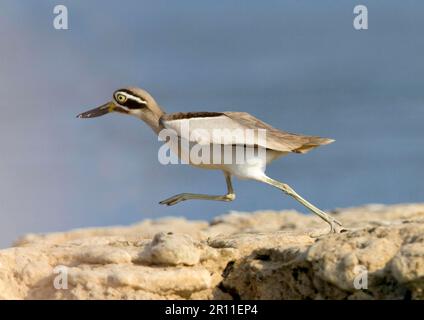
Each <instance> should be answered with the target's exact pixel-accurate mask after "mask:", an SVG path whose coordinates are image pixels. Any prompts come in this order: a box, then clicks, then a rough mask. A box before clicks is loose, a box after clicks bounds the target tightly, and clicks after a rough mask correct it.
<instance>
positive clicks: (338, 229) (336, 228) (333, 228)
mask: <svg viewBox="0 0 424 320" xmlns="http://www.w3.org/2000/svg"><path fill="white" fill-rule="evenodd" d="M328 224H329V225H330V230H328V231H324V232H318V233H312V234H310V236H311V237H312V238H319V237H322V236H327V235H329V234H333V233H344V232H347V231H349V229H347V228H345V227H343V225H342V224H341V223H340V222H338V221H337V220H335V219H334V221H331V222H328Z"/></svg>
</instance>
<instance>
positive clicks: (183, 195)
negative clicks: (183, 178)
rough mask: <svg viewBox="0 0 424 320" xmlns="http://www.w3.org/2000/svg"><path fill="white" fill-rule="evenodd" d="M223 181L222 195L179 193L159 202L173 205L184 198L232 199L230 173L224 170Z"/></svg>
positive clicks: (233, 194)
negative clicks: (224, 187) (225, 186)
mask: <svg viewBox="0 0 424 320" xmlns="http://www.w3.org/2000/svg"><path fill="white" fill-rule="evenodd" d="M224 175H225V182H226V183H227V194H225V195H222V196H214V195H208V194H198V193H180V194H177V195H175V196H173V197H171V198H168V199H165V200H162V201H161V202H159V203H160V204H166V205H167V206H173V205H174V204H177V203H178V202H181V201H185V200H192V199H198V200H215V201H233V200H234V199H235V198H236V195H235V193H234V190H233V185H232V183H231V175H230V174H229V173H227V172H224Z"/></svg>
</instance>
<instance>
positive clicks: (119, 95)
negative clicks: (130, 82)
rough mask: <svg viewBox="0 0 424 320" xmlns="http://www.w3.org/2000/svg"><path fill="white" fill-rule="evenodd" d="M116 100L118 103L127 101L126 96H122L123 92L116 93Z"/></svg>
mask: <svg viewBox="0 0 424 320" xmlns="http://www.w3.org/2000/svg"><path fill="white" fill-rule="evenodd" d="M116 100H118V102H119V103H124V102H125V101H127V97H126V96H124V95H123V94H119V93H118V94H117V95H116Z"/></svg>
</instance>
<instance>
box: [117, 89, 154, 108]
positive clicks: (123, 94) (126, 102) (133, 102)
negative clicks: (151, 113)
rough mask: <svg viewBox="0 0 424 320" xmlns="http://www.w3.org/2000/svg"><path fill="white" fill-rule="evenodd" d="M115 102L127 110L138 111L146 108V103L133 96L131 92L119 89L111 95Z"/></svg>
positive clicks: (140, 98)
mask: <svg viewBox="0 0 424 320" xmlns="http://www.w3.org/2000/svg"><path fill="white" fill-rule="evenodd" d="M113 98H114V99H115V101H116V102H117V103H118V104H119V105H121V106H124V107H127V108H128V109H140V108H144V107H146V106H147V101H146V100H144V99H143V98H142V97H140V96H138V95H136V94H134V93H133V92H132V91H131V90H128V89H120V90H117V91H115V93H114V94H113Z"/></svg>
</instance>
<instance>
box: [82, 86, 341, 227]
mask: <svg viewBox="0 0 424 320" xmlns="http://www.w3.org/2000/svg"><path fill="white" fill-rule="evenodd" d="M113 112H116V113H122V114H126V115H130V116H134V117H136V118H138V119H140V120H142V121H144V122H145V123H146V124H147V125H148V126H149V127H150V128H151V129H152V130H153V131H154V133H155V134H157V135H158V136H160V135H161V133H163V132H164V131H170V132H173V133H174V138H176V139H177V142H178V143H179V145H178V146H177V147H175V146H172V147H170V149H171V151H172V152H173V153H176V155H177V156H178V158H180V159H181V158H182V157H185V159H187V152H189V151H188V149H187V148H186V149H185V151H184V150H183V148H182V147H181V146H182V144H183V142H186V143H187V144H188V146H189V147H188V148H189V149H190V148H193V146H194V145H195V144H197V143H199V141H200V144H201V145H202V146H209V147H211V148H215V147H217V146H219V148H222V147H224V148H227V149H226V150H227V151H228V150H230V151H229V152H230V153H231V154H233V153H234V152H235V151H236V150H240V148H241V150H244V151H246V154H247V151H249V150H250V151H252V150H253V151H254V152H255V151H256V153H259V151H262V152H265V156H262V157H256V158H255V159H254V161H238V162H237V161H234V159H233V160H232V161H231V160H230V161H229V162H228V161H227V162H225V161H222V159H221V161H219V160H218V161H215V162H213V163H211V162H209V163H197V162H196V163H194V161H190V157H188V158H189V159H188V163H189V164H190V165H192V166H194V167H198V168H202V169H215V170H221V171H222V172H223V174H224V177H225V182H226V186H227V193H226V194H224V195H208V194H197V193H180V194H177V195H174V196H172V197H170V198H167V199H165V200H163V201H160V202H159V203H160V204H162V205H167V206H172V205H175V204H177V203H179V202H182V201H186V200H192V199H198V200H215V201H227V202H228V201H233V200H234V199H235V197H236V194H235V192H234V188H233V185H232V178H233V177H236V178H240V179H250V180H255V181H258V182H262V183H265V184H268V185H271V186H273V187H275V188H277V189H279V190H281V191H282V192H283V193H285V194H286V195H288V196H291V197H292V198H294V199H295V200H296V201H298V202H299V203H301V204H302V205H303V206H304V207H306V208H307V209H308V210H309V211H311V212H312V213H314V214H316V215H317V216H318V217H319V218H321V219H322V220H323V221H325V222H326V223H327V224H328V225H329V226H330V230H329V231H328V232H327V233H340V232H344V231H346V229H345V228H344V227H343V225H342V223H341V222H340V221H338V220H336V219H335V218H334V217H332V216H331V215H329V214H328V213H326V212H324V211H322V210H321V209H319V208H317V207H316V206H314V205H313V204H311V203H310V202H309V201H307V200H306V199H304V198H303V197H301V196H300V195H299V194H298V193H297V192H296V191H295V190H294V189H293V188H292V187H291V186H289V185H288V184H286V183H283V182H281V181H278V180H275V179H273V178H271V177H269V176H267V175H266V173H265V170H266V166H267V165H268V164H269V163H271V162H272V161H274V160H276V159H278V158H280V157H282V156H286V155H288V154H290V153H297V154H304V153H307V152H309V151H310V150H312V149H315V148H317V147H319V146H322V145H327V144H329V143H332V142H334V140H333V139H328V138H321V137H318V136H308V135H302V134H295V133H289V132H286V131H282V130H279V129H276V128H274V127H272V126H271V125H269V124H267V123H265V122H263V121H261V120H259V119H257V118H256V117H254V116H253V115H251V114H249V113H246V112H210V111H205V112H177V113H166V112H165V111H164V109H163V108H162V107H161V106H160V105H159V104H158V103H157V102H156V100H155V99H154V98H153V97H152V95H150V93H148V92H147V91H146V90H144V89H141V88H138V87H125V88H122V89H118V90H116V91H115V92H113V94H112V99H111V100H110V101H109V102H107V103H105V104H103V105H101V106H100V107H97V108H94V109H91V110H89V111H86V112H83V113H80V114H78V115H77V118H83V119H84V118H95V117H99V116H103V115H106V114H109V113H113ZM184 125H187V126H188V130H189V132H188V134H183V132H182V131H183V126H184ZM217 129H221V130H233V131H234V130H239V131H237V132H242V131H240V130H246V131H247V130H261V131H263V132H265V134H266V135H265V138H264V139H258V138H257V137H256V138H255V139H253V140H252V141H253V142H249V144H248V143H245V142H246V141H247V140H245V141H243V140H242V139H241V140H240V141H241V142H240V143H238V142H237V139H236V140H234V139H230V140H227V141H224V142H222V140H220V141H215V140H214V138H213V137H212V138H211V136H213V134H212V133H213V131H214V130H217ZM195 130H198V131H200V132H201V133H200V134H199V135H200V139H199V137H197V138H196V137H194V138H193V135H191V133H193V132H194V131H195ZM199 135H198V136H199ZM236 138H237V137H236ZM163 140H165V141H166V142H165V145H166V144H169V143H170V140H171V137H170V136H168V138H167V139H163ZM213 150H216V149H213ZM254 152H253V154H254ZM224 154H225V152H224ZM222 157H223V156H222V155H221V158H222ZM246 158H247V156H246ZM250 160H251V159H250Z"/></svg>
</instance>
